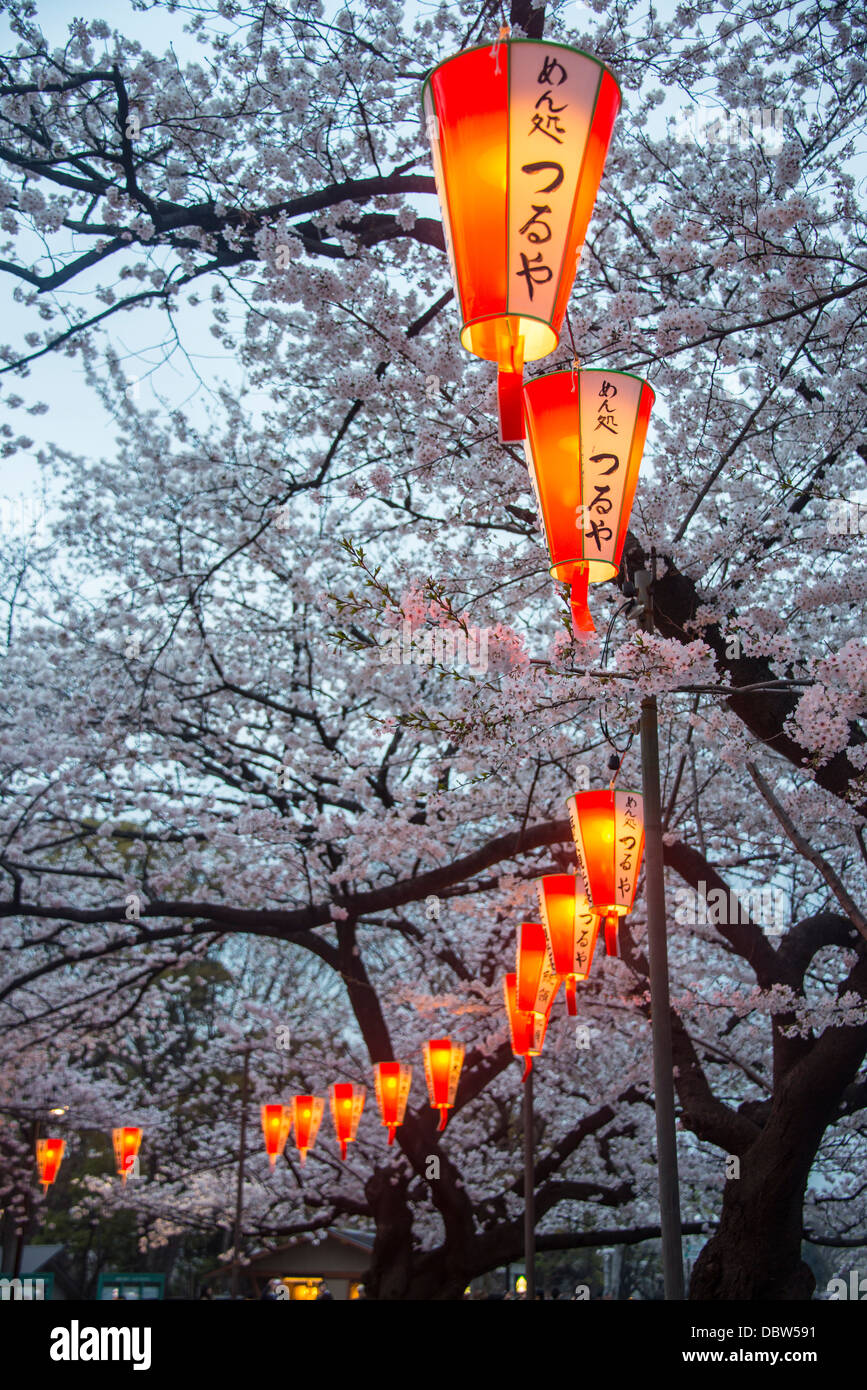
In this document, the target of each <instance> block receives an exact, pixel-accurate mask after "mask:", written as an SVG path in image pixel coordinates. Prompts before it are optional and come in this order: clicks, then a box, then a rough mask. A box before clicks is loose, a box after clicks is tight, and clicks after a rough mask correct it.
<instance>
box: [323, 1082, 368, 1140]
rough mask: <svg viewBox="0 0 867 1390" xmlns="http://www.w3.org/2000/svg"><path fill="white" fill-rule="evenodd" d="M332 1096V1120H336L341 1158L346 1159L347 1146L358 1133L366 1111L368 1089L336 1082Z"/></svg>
mask: <svg viewBox="0 0 867 1390" xmlns="http://www.w3.org/2000/svg"><path fill="white" fill-rule="evenodd" d="M330 1095H331V1118H332V1119H333V1120H334V1129H335V1132H336V1134H337V1142H338V1144H339V1145H340V1157H341V1158H343V1159H345V1158H346V1146H347V1144H351V1143H352V1140H353V1139H354V1138H355V1136H356V1134H357V1133H358V1122H359V1120H360V1119H361V1112H362V1110H363V1109H364V1098H365V1096H366V1095H367V1087H366V1086H357V1085H356V1084H355V1082H350V1081H335V1083H334V1085H333V1086H332V1087H331V1092H330Z"/></svg>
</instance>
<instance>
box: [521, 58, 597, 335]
mask: <svg viewBox="0 0 867 1390" xmlns="http://www.w3.org/2000/svg"><path fill="white" fill-rule="evenodd" d="M586 62H587V60H586V58H584V56H583V55H581V54H578V53H572V52H570V51H569V50H568V49H565V48H560V47H556V48H542V49H541V51H540V46H539V45H538V44H535V43H518V44H514V45H513V46H512V51H511V55H510V70H509V170H508V180H507V186H508V188H509V190H510V193H509V204H510V206H509V257H508V271H509V273H508V308H509V313H512V314H527V315H529V316H530V317H532V318H539V319H543V320H549V319H550V317H551V315H552V313H553V310H554V303H555V300H556V297H557V290H558V286H559V284H560V280H561V277H562V275H563V273H564V270H565V269H566V267H565V266H564V263H563V258H564V255H565V253H566V245H567V242H568V239H569V229H570V226H571V223H572V214H573V204H574V201H575V194H576V187H577V174H578V171H579V170H580V168H581V159H582V153H583V150H584V148H585V146H586V143H587V137H588V133H589V130H590V123H591V120H592V116H593V109H594V104H595V100H596V92H597V90H598V85H599V76H598V73H597V72H596V71H593V73H592V74H591V75H589V80H588V73H587V71H586ZM568 273H569V278H570V282H571V277H572V275H573V274H574V270H573V269H572V267H571V265H570V266H569V268H568Z"/></svg>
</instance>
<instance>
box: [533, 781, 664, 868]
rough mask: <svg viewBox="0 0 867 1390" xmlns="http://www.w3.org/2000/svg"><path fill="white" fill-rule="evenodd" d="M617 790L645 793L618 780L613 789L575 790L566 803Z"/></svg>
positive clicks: (637, 793)
mask: <svg viewBox="0 0 867 1390" xmlns="http://www.w3.org/2000/svg"><path fill="white" fill-rule="evenodd" d="M615 791H618V792H632V795H633V796H643V795H644V793H643V792H641V791H639V789H638V787H622V786H621V785H620V783H619V782H618V783H617V786H616V788H613V789H612V788H611V787H589V788H588V789H587V790H586V791H583V792H573V793H572V795H571V796H567V798H566V805H567V806H568V804H569V802H570V801H577V799H578V797H579V796H598V795H599V794H600V792H605V793H606V794H608V795H611V796H613V795H614V792H615ZM542 877H543V878H545V877H553V875H546V874H543V875H542Z"/></svg>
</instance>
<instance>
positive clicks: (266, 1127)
mask: <svg viewBox="0 0 867 1390" xmlns="http://www.w3.org/2000/svg"><path fill="white" fill-rule="evenodd" d="M291 1129H292V1111H291V1110H290V1109H289V1106H288V1105H263V1106H262V1132H263V1133H264V1135H265V1152H266V1154H267V1155H268V1162H269V1163H270V1165H271V1167H272V1168H273V1167H274V1165H275V1163H276V1162H277V1159H278V1158H279V1157H280V1155H281V1154H282V1152H283V1150H284V1149H285V1147H286V1140H287V1139H288V1138H289V1132H290V1130H291Z"/></svg>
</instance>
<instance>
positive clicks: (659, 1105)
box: [635, 552, 684, 1299]
mask: <svg viewBox="0 0 867 1390" xmlns="http://www.w3.org/2000/svg"><path fill="white" fill-rule="evenodd" d="M651 554H652V559H651V564H652V565H653V573H651V571H649V570H639V571H638V572H637V573H636V575H635V584H636V587H637V589H638V595H639V598H640V600H641V602H642V603H643V605H644V628H645V631H647V632H653V599H652V596H651V593H650V584H651V581H652V579H655V577H656V575H655V570H656V553H655V552H651ZM641 777H642V785H643V790H644V881H645V893H646V897H647V954H648V958H649V962H650V1019H651V1027H652V1031H653V1089H654V1094H655V1097H656V1154H657V1156H656V1163H657V1174H658V1181H659V1218H660V1225H661V1227H662V1267H663V1274H664V1279H665V1297H666V1299H683V1296H684V1287H683V1251H682V1247H681V1225H680V1193H679V1186H678V1176H677V1138H676V1132H675V1121H674V1075H673V1063H672V1051H671V1004H670V996H669V988H668V939H667V934H666V918H665V876H664V874H663V863H662V807H661V797H660V791H659V736H658V725H657V709H656V696H655V695H646V696H645V697H644V699H643V700H642V701H641Z"/></svg>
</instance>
